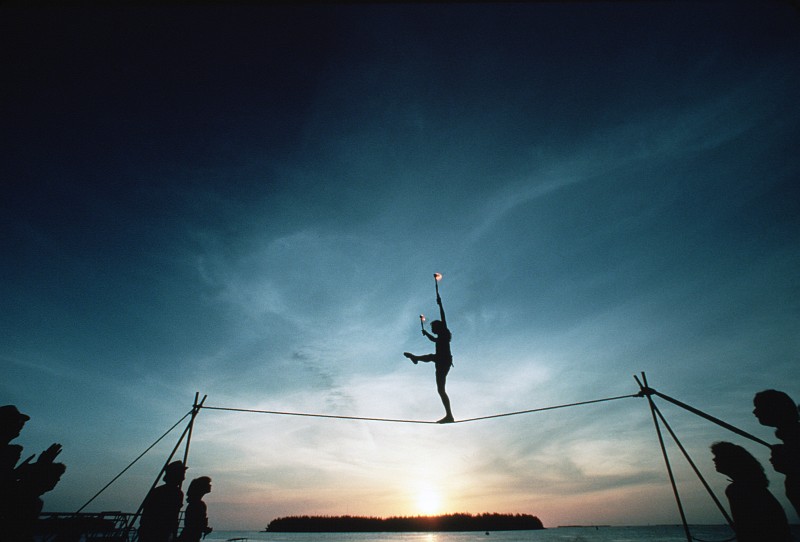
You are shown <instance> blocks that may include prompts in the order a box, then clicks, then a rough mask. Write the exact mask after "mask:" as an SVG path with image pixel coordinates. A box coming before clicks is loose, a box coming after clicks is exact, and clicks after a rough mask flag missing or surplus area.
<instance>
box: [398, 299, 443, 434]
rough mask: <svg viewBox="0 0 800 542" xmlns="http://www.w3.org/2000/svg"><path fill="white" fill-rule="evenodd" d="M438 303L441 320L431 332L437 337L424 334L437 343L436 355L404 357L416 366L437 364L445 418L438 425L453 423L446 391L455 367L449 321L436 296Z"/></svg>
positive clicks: (407, 353)
mask: <svg viewBox="0 0 800 542" xmlns="http://www.w3.org/2000/svg"><path fill="white" fill-rule="evenodd" d="M436 303H437V304H438V305H439V315H440V317H441V320H434V321H433V322H431V331H433V333H434V334H435V335H431V334H430V333H428V332H427V331H425V329H423V330H422V334H423V335H424V336H425V337H427V338H428V339H429V340H430V341H432V342H434V343H436V353H434V354H425V355H423V356H415V355H414V354H412V353H411V352H404V353H403V355H404V356H405V357H407V358H408V359H410V360H411V361H413V362H414V364H415V365H416V363H417V362H419V361H425V362H430V361H432V362H434V363H435V364H436V389H437V391H438V392H439V397H440V398H441V399H442V404H443V405H444V410H445V416H444V418H442V419H441V420H439V422H438V423H452V422H453V421H454V420H453V412H452V411H451V410H450V398H449V397H448V396H447V392H446V391H445V384H446V383H447V373H449V372H450V367H452V366H453V354H452V353H451V352H450V340H451V339H452V338H453V335H452V333H450V330H449V329H448V328H447V319H446V318H445V315H444V307H443V306H442V298H441V297H440V296H439V294H438V293H437V294H436Z"/></svg>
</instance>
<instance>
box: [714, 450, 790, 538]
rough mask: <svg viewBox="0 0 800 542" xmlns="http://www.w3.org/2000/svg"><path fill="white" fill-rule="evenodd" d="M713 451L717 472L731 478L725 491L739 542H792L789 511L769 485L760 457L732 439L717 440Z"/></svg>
mask: <svg viewBox="0 0 800 542" xmlns="http://www.w3.org/2000/svg"><path fill="white" fill-rule="evenodd" d="M711 453H712V454H713V455H714V467H715V468H716V469H717V472H719V473H721V474H726V475H727V476H729V477H730V480H731V484H730V485H728V487H727V488H725V495H726V496H727V497H728V503H729V505H730V509H731V517H732V519H733V529H734V531H735V532H736V539H737V540H738V542H791V540H792V536H791V534H790V532H789V522H788V521H787V520H786V513H785V512H784V511H783V508H781V505H780V503H778V500H777V499H776V498H775V497H774V496H773V495H772V493H770V491H769V489H767V487H768V485H769V481H768V480H767V477H766V475H765V474H764V469H763V468H762V467H761V464H760V463H759V462H758V460H756V458H755V457H753V456H752V455H750V453H749V452H748V451H747V450H745V449H744V448H742V447H741V446H737V445H736V444H732V443H730V442H715V443H714V444H713V445H712V446H711Z"/></svg>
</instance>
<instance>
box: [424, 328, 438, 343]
mask: <svg viewBox="0 0 800 542" xmlns="http://www.w3.org/2000/svg"><path fill="white" fill-rule="evenodd" d="M422 334H423V335H425V336H426V337H428V340H429V341H432V342H436V337H434V336H433V335H431V334H430V333H428V332H427V331H425V330H424V329H423V330H422Z"/></svg>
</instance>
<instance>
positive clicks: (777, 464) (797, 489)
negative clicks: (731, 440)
mask: <svg viewBox="0 0 800 542" xmlns="http://www.w3.org/2000/svg"><path fill="white" fill-rule="evenodd" d="M753 405H754V406H755V408H754V409H753V414H755V416H756V418H758V421H759V423H761V425H766V426H768V427H775V428H776V431H775V436H776V437H777V438H778V439H780V440H781V441H782V442H783V444H776V445H774V446H772V454H771V456H770V463H772V466H773V468H774V469H775V470H776V471H778V472H780V473H782V474H784V475H785V479H784V486H785V489H786V497H787V498H788V499H789V502H791V503H792V506H793V507H794V509H795V511H796V512H797V515H798V516H800V414H799V413H798V409H797V405H796V404H795V402H794V401H793V400H792V398H791V397H789V396H788V395H787V394H786V393H784V392H782V391H777V390H764V391H760V392H758V393H757V394H756V395H755V397H754V398H753Z"/></svg>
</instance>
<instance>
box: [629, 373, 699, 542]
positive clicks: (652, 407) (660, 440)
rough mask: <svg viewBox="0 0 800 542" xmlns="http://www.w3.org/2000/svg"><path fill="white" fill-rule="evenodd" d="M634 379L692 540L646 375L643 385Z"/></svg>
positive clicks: (688, 535)
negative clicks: (653, 426) (648, 413)
mask: <svg viewBox="0 0 800 542" xmlns="http://www.w3.org/2000/svg"><path fill="white" fill-rule="evenodd" d="M633 378H634V379H636V383H637V384H639V388H640V389H641V392H640V393H642V394H643V395H645V396H646V397H647V403H648V404H649V405H650V414H652V415H653V424H654V425H655V427H656V434H657V435H658V443H659V444H660V445H661V454H662V455H663V456H664V463H665V464H666V466H667V474H668V475H669V482H670V484H671V485H672V493H673V494H674V495H675V502H676V503H677V504H678V512H679V513H680V515H681V521H682V522H683V531H684V533H685V534H686V542H692V533H690V532H689V524H688V522H687V521H686V514H685V513H684V511H683V504H682V503H681V497H680V495H679V494H678V485H677V484H676V483H675V475H674V474H673V473H672V465H670V463H669V455H667V447H666V446H665V445H664V436H663V435H662V434H661V426H659V424H658V417H657V416H656V405H655V403H653V398H652V396H651V395H652V394H651V393H646V392H645V390H649V389H650V388H648V387H647V377H646V376H645V374H644V372H642V380H643V381H644V385H642V382H640V381H639V378H638V377H637V376H636V375H634V376H633Z"/></svg>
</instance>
